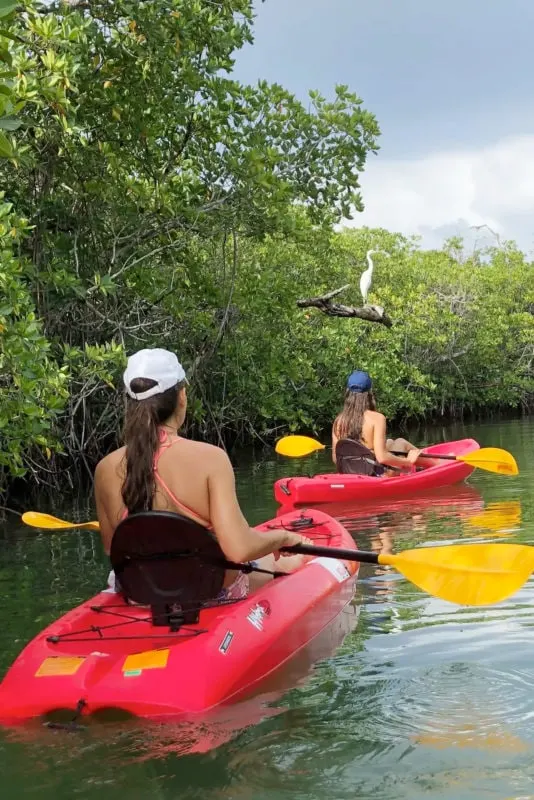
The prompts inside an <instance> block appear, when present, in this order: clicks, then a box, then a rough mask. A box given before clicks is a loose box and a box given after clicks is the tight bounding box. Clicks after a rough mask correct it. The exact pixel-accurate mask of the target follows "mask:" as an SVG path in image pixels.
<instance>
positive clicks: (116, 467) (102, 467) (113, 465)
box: [95, 447, 126, 480]
mask: <svg viewBox="0 0 534 800" xmlns="http://www.w3.org/2000/svg"><path fill="white" fill-rule="evenodd" d="M125 452H126V448H125V447H119V449H118V450H113V451H112V452H111V453H108V454H107V456H104V458H102V459H100V461H99V462H98V464H97V465H96V469H95V480H99V479H102V478H107V477H108V476H109V475H111V474H117V473H119V472H120V471H121V469H123V465H124V455H125Z"/></svg>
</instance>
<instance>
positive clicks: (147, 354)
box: [95, 349, 309, 600]
mask: <svg viewBox="0 0 534 800" xmlns="http://www.w3.org/2000/svg"><path fill="white" fill-rule="evenodd" d="M186 383H187V380H186V376H185V372H184V369H183V367H182V365H181V364H180V363H179V361H178V359H177V358H176V356H175V355H174V353H170V352H169V351H168V350H162V349H154V350H140V351H139V352H138V353H135V354H134V355H133V356H131V357H130V358H129V359H128V365H127V367H126V371H125V373H124V385H125V387H126V393H127V404H126V419H125V425H124V442H125V446H124V447H121V448H119V449H118V450H114V451H113V452H112V453H110V454H109V455H107V456H106V457H105V458H103V459H102V461H100V462H99V464H98V465H97V468H96V471H95V499H96V507H97V514H98V521H99V523H100V533H101V537H102V542H103V545H104V549H105V551H106V553H109V549H110V545H111V539H112V537H113V533H114V531H115V528H116V527H117V525H118V523H119V522H120V521H121V519H123V518H124V517H125V516H126V515H127V514H135V513H136V512H140V511H150V510H154V511H174V512H178V513H179V514H182V515H184V516H186V517H188V518H189V519H192V520H194V521H195V522H197V523H199V524H200V525H202V526H203V527H206V528H210V529H211V530H212V531H213V533H214V534H215V536H216V537H217V540H218V542H219V544H220V546H221V549H222V551H223V553H224V554H225V556H226V558H228V559H229V560H230V561H234V562H239V563H244V562H248V561H256V560H259V563H258V566H260V567H262V568H263V569H273V567H274V562H275V560H277V561H278V563H277V564H276V569H277V571H286V572H290V571H292V570H294V569H296V568H297V567H299V566H300V565H301V564H302V562H303V558H302V556H283V554H281V553H278V550H279V548H281V547H286V546H289V545H294V544H301V543H309V540H308V539H306V538H305V537H303V536H301V535H300V534H298V533H291V532H289V531H280V530H277V531H273V532H272V533H269V534H265V533H261V534H260V533H259V532H258V531H256V530H254V529H253V528H250V527H249V526H248V524H247V522H246V520H245V518H244V516H243V513H242V512H241V509H240V507H239V503H238V501H237V497H236V493H235V479H234V471H233V468H232V465H231V463H230V460H229V458H228V456H227V455H226V453H225V452H224V450H222V449H221V448H219V447H215V446H214V445H211V444H205V443H204V442H195V441H192V440H190V439H184V438H182V437H180V436H179V435H178V431H179V429H180V428H181V426H182V425H183V422H184V419H185V414H186V409H187V394H186V390H185V384H186ZM279 556H283V557H281V558H279ZM264 581H265V576H264V575H262V576H261V579H259V576H258V573H251V574H250V576H249V575H246V574H245V573H242V572H236V571H230V570H229V571H228V573H227V576H226V582H225V588H224V589H223V593H222V595H221V597H220V598H219V599H221V600H229V599H232V600H235V599H241V598H242V597H246V595H247V594H248V592H249V591H250V590H251V589H253V588H255V582H256V583H259V582H264Z"/></svg>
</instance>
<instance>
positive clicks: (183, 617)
mask: <svg viewBox="0 0 534 800" xmlns="http://www.w3.org/2000/svg"><path fill="white" fill-rule="evenodd" d="M110 560H111V565H112V567H113V570H114V572H115V575H116V577H117V579H118V581H119V584H120V588H121V591H122V593H123V594H124V596H125V598H126V599H127V600H128V601H131V602H133V603H136V604H138V605H144V606H150V609H151V612H152V621H153V624H154V625H167V626H169V627H170V629H171V631H177V630H178V629H179V628H180V626H181V625H183V624H188V625H192V624H195V623H197V622H198V618H199V614H200V610H201V608H202V606H203V605H204V604H206V603H207V602H208V601H213V600H214V598H216V597H217V595H218V594H219V592H220V591H221V589H222V588H223V584H224V580H225V574H226V569H227V566H226V565H227V563H228V562H227V561H226V559H225V557H224V554H223V552H222V550H221V548H220V546H219V543H218V542H217V539H216V538H215V536H214V535H213V534H212V533H210V531H208V530H207V529H206V528H204V527H203V526H202V525H199V524H198V523H197V522H194V521H193V520H191V519H188V518H187V517H183V516H182V515H181V514H175V513H172V512H170V511H143V512H140V513H138V514H131V515H129V516H128V517H126V518H125V519H123V520H122V521H121V522H120V523H119V525H118V526H117V528H116V530H115V533H114V534H113V539H112V540H111V548H110ZM233 566H234V565H233ZM235 566H237V565H235Z"/></svg>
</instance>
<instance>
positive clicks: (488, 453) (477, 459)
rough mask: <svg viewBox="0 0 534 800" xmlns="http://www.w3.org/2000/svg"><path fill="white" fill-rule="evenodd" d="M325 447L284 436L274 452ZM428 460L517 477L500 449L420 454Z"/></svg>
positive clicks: (304, 452) (293, 454) (296, 454)
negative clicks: (450, 462) (451, 462)
mask: <svg viewBox="0 0 534 800" xmlns="http://www.w3.org/2000/svg"><path fill="white" fill-rule="evenodd" d="M325 447H326V445H324V444H321V442H318V441H317V440H316V439H312V438H311V436H284V438H283V439H279V440H278V442H277V443H276V447H275V450H276V452H277V453H278V454H279V455H281V456H289V457H290V458H302V457H303V456H308V455H310V454H311V453H314V452H315V451H316V450H324V449H325ZM393 455H396V456H405V455H407V453H399V452H394V453H393ZM421 455H422V456H427V457H428V458H441V459H445V460H446V461H463V462H464V464H469V466H471V467H477V468H478V469H484V470H486V471H487V472H496V473H498V474H499V475H517V474H518V473H519V470H518V468H517V463H516V460H515V458H514V457H513V455H512V454H511V453H508V452H507V451H506V450H501V448H500V447H482V448H480V449H479V450H474V451H473V452H472V453H466V454H465V455H461V456H453V455H444V454H443V455H442V454H441V453H424V452H423V453H421Z"/></svg>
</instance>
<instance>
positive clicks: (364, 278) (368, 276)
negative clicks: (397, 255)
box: [360, 250, 389, 305]
mask: <svg viewBox="0 0 534 800" xmlns="http://www.w3.org/2000/svg"><path fill="white" fill-rule="evenodd" d="M373 253H382V254H383V255H385V256H389V253H386V252H385V251H384V250H368V251H367V256H366V258H367V263H368V264H369V266H368V267H367V269H366V270H365V272H362V275H361V278H360V292H361V293H362V300H363V302H364V305H365V303H367V295H368V294H369V289H370V288H371V283H372V281H373V269H374V264H373V259H372V258H371V256H372V255H373Z"/></svg>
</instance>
